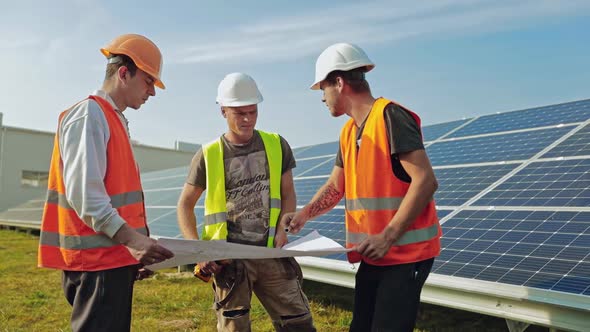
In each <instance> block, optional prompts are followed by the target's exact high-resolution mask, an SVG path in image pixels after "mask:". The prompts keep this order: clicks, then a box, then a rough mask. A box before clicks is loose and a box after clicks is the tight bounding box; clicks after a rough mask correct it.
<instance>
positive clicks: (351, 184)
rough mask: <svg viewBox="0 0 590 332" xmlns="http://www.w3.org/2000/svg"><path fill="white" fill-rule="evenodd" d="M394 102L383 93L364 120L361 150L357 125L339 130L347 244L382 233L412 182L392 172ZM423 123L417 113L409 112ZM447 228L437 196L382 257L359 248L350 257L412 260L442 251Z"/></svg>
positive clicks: (349, 124) (392, 262)
mask: <svg viewBox="0 0 590 332" xmlns="http://www.w3.org/2000/svg"><path fill="white" fill-rule="evenodd" d="M390 103H392V102H391V101H389V100H387V99H384V98H379V99H377V100H376V101H375V103H374V104H373V108H372V109H371V112H370V113H369V116H368V117H367V120H366V122H365V128H364V130H363V133H362V136H361V144H360V148H358V151H357V143H356V139H357V130H358V128H357V126H356V124H355V122H354V120H353V119H350V120H349V121H348V122H347V123H346V124H345V125H344V127H343V128H342V132H341V133H340V149H341V151H342V158H343V162H344V176H345V181H344V182H345V197H346V247H347V248H351V247H353V246H355V245H357V244H360V243H361V242H362V241H363V240H364V239H365V238H367V236H368V235H373V234H379V233H381V232H382V231H383V229H384V228H385V227H386V226H387V225H388V224H389V222H390V221H391V219H392V218H393V216H394V215H395V213H396V212H397V210H398V209H399V206H400V204H401V202H402V200H403V199H404V197H405V195H406V193H407V192H408V188H409V187H410V184H409V183H406V182H403V181H401V180H399V179H398V178H397V177H396V176H395V175H394V174H393V171H392V164H391V153H390V147H389V141H388V139H387V129H386V126H385V119H384V111H385V107H386V106H387V105H388V104H390ZM410 114H411V115H412V116H413V117H414V119H415V120H416V122H417V123H418V127H420V118H419V117H418V115H416V114H414V113H413V112H410ZM441 234H442V230H441V228H440V224H439V223H438V217H437V216H436V210H435V205H434V200H433V201H430V203H428V205H427V206H426V207H425V208H424V210H423V211H422V213H420V215H418V217H417V218H416V220H415V221H414V222H413V223H412V224H411V225H410V226H409V227H408V228H407V230H406V232H405V233H404V234H403V235H402V237H401V238H400V239H399V240H398V241H397V242H396V243H395V244H394V245H393V246H392V247H391V249H389V252H388V253H387V254H386V255H385V256H384V257H383V258H381V259H379V260H371V259H368V258H366V257H361V255H360V254H359V253H358V252H356V251H353V252H349V253H348V261H349V262H351V263H356V262H359V261H360V260H361V259H362V260H364V261H365V262H366V263H369V264H372V265H396V264H404V263H412V262H417V261H421V260H425V259H429V258H432V257H435V256H438V254H439V253H440V236H441Z"/></svg>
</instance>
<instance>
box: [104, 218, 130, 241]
mask: <svg viewBox="0 0 590 332" xmlns="http://www.w3.org/2000/svg"><path fill="white" fill-rule="evenodd" d="M124 224H125V220H124V219H123V218H121V217H120V216H119V215H118V214H113V216H112V217H111V218H109V219H107V220H105V222H104V223H103V224H102V225H101V227H100V230H99V231H101V232H103V233H104V234H105V235H106V236H108V237H110V238H113V236H115V234H116V233H117V232H118V231H119V229H120V228H121V227H123V225H124Z"/></svg>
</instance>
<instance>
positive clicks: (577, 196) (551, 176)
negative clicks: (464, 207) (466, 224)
mask: <svg viewBox="0 0 590 332" xmlns="http://www.w3.org/2000/svg"><path fill="white" fill-rule="evenodd" d="M473 205H479V206H570V207H576V206H579V207H587V206H590V159H577V160H575V159H574V160H558V161H544V162H533V163H531V164H529V165H527V166H526V167H525V168H523V169H522V170H520V171H519V172H518V173H516V174H514V175H512V176H511V177H510V178H508V179H507V180H506V181H504V182H503V183H501V184H500V185H498V186H497V187H496V188H494V189H493V190H492V191H490V192H488V193H487V194H485V195H484V196H483V197H481V198H480V199H478V200H477V201H476V202H474V203H473Z"/></svg>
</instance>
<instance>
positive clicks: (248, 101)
mask: <svg viewBox="0 0 590 332" xmlns="http://www.w3.org/2000/svg"><path fill="white" fill-rule="evenodd" d="M216 101H217V103H218V104H219V105H221V106H230V107H239V106H247V105H255V104H258V103H260V102H261V101H262V95H261V94H260V91H258V86H257V85H256V82H255V81H254V79H253V78H252V77H250V76H248V75H246V74H243V73H231V74H227V75H226V76H225V78H224V79H223V80H222V81H221V83H219V87H217V99H216Z"/></svg>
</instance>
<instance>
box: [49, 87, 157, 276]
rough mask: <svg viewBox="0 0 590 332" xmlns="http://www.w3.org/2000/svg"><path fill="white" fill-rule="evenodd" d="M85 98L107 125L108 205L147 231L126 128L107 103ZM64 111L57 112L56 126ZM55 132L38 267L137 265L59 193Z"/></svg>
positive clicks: (60, 168)
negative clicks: (96, 230) (90, 224)
mask: <svg viewBox="0 0 590 332" xmlns="http://www.w3.org/2000/svg"><path fill="white" fill-rule="evenodd" d="M88 98H89V99H92V100H94V101H96V102H97V103H98V104H99V105H100V108H101V109H102V111H103V112H104V115H105V117H106V120H107V123H108V125H109V131H110V139H109V141H108V143H107V151H106V156H107V171H106V174H105V177H104V185H105V188H106V191H107V194H108V195H109V196H110V198H111V205H112V206H113V207H114V208H116V209H117V212H118V213H119V215H120V216H121V218H123V219H124V220H125V221H126V222H127V224H128V225H129V226H131V227H132V228H134V229H135V230H136V231H138V232H140V233H142V234H144V235H147V234H148V229H147V224H146V217H145V206H144V202H143V191H142V188H141V181H140V178H139V170H138V168H137V164H136V163H135V159H134V157H133V151H132V150H131V144H130V142H129V136H128V134H127V131H126V130H125V128H124V127H123V124H122V123H121V120H120V119H119V116H118V115H117V113H116V111H115V110H114V109H113V107H112V106H111V104H110V103H109V102H107V101H106V100H104V99H102V98H100V97H97V96H89V97H88ZM70 110H71V109H70ZM68 111H69V110H66V111H65V112H62V113H61V114H60V116H59V122H60V125H61V121H62V119H63V117H64V115H65V114H67V112H68ZM58 135H59V129H58V131H57V133H56V134H55V140H54V145H53V155H52V157H51V165H50V168H49V185H48V191H47V201H46V203H45V208H44V211H43V219H42V222H41V238H40V241H39V256H38V264H39V267H47V268H54V269H59V270H69V271H99V270H106V269H113V268H117V267H122V266H129V265H135V264H138V263H139V262H138V261H137V260H136V259H135V258H133V256H132V255H131V254H130V253H129V251H128V250H127V248H126V247H125V246H124V245H122V244H119V243H117V242H116V241H114V240H113V239H111V238H109V237H108V236H106V235H105V234H103V233H97V232H95V231H94V230H93V229H92V228H91V227H89V226H88V225H87V224H86V223H84V222H83V221H82V219H80V216H78V215H77V214H76V211H75V210H74V209H72V207H71V206H70V205H69V203H68V200H67V198H66V194H65V192H66V191H65V185H64V179H63V163H62V160H61V155H60V151H59V139H58Z"/></svg>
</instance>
